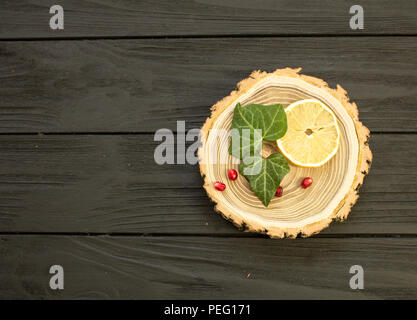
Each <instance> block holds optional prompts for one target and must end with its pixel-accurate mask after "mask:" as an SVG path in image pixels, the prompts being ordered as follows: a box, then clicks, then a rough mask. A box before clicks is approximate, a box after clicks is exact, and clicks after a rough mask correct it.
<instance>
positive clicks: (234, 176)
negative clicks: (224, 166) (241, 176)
mask: <svg viewBox="0 0 417 320" xmlns="http://www.w3.org/2000/svg"><path fill="white" fill-rule="evenodd" d="M227 176H228V177H229V179H230V180H236V179H237V171H236V170H235V169H230V170H229V171H228V172H227Z"/></svg>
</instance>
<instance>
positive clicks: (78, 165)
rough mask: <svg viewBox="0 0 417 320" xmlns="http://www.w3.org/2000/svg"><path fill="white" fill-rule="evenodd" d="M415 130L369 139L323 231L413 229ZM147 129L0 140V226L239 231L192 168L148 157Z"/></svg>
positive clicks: (416, 207)
mask: <svg viewBox="0 0 417 320" xmlns="http://www.w3.org/2000/svg"><path fill="white" fill-rule="evenodd" d="M416 140H417V135H415V134H404V135H392V134H381V135H374V136H372V138H371V147H372V151H373V153H374V163H373V165H372V168H371V172H370V175H369V176H368V177H367V179H366V181H365V185H364V186H363V187H362V189H361V198H360V200H359V202H358V203H357V205H356V206H355V207H354V208H353V210H352V213H351V215H350V216H349V219H348V220H347V221H346V222H344V223H333V224H332V226H331V227H330V228H329V229H327V230H325V231H324V232H323V233H327V234H358V233H372V234H386V233H391V234H392V233H403V234H416V230H417V191H416V188H415V181H417V173H416V172H417V162H416V161H415V159H416V158H417V151H416V148H415V145H416ZM157 143H158V142H153V136H152V135H139V136H138V135H123V136H120V135H104V136H103V135H99V136H97V135H86V136H85V135H76V136H73V135H64V136H62V135H60V136H54V135H46V136H45V135H44V136H36V135H35V136H24V135H23V136H20V135H19V136H4V135H3V136H0V232H85V233H88V232H100V233H117V232H122V233H128V232H129V233H130V232H131V233H175V234H178V233H181V234H196V233H199V234H214V233H216V234H236V235H237V234H239V235H242V232H241V231H238V230H237V229H236V228H235V227H233V226H232V225H231V223H229V222H228V221H226V220H224V219H223V218H221V217H220V215H218V214H217V213H215V212H214V210H213V205H212V204H211V203H210V202H209V200H208V198H207V196H206V194H205V191H204V190H203V189H202V187H201V185H202V180H201V178H200V175H199V170H198V167H197V166H191V165H162V166H159V165H157V164H156V163H155V162H154V158H153V153H154V148H155V147H156V145H157Z"/></svg>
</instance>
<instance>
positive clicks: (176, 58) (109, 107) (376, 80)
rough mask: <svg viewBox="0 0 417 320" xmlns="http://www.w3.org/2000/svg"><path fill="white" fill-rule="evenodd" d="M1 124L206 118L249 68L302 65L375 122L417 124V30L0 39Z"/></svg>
mask: <svg viewBox="0 0 417 320" xmlns="http://www.w3.org/2000/svg"><path fill="white" fill-rule="evenodd" d="M0 60H1V61H2V64H1V66H0V71H1V86H0V132H3V133H4V132H8V133H11V132H109V131H112V132H132V131H133V132H153V131H155V130H157V129H159V128H164V127H167V128H171V129H175V128H176V121H177V120H185V121H186V124H187V128H199V127H201V125H202V124H203V122H204V121H205V118H206V117H207V116H209V114H210V110H209V107H210V106H211V105H213V103H215V102H216V101H218V99H220V98H221V97H224V96H227V95H228V94H229V93H230V91H232V90H233V89H234V86H235V85H236V83H237V82H238V81H239V80H241V79H243V78H246V77H247V76H248V75H249V74H250V72H251V71H252V70H256V69H263V70H267V71H268V70H269V71H272V70H275V69H276V68H282V67H299V66H302V67H303V71H302V72H303V73H304V74H309V75H312V76H315V77H318V78H321V79H324V80H325V81H327V82H328V83H329V85H330V86H331V87H333V88H334V87H335V86H336V85H337V83H340V85H342V87H343V88H344V89H346V90H347V91H348V92H349V94H350V98H351V100H352V101H354V102H356V103H357V105H358V108H359V111H360V115H361V120H362V121H363V122H364V124H365V125H366V126H367V127H368V128H370V130H371V131H384V132H396V131H405V132H416V131H417V108H416V107H415V105H416V104H417V93H416V90H415V88H416V86H417V63H416V62H417V42H416V41H415V38H413V37H360V38H357V37H342V38H339V37H338V38H315V37H308V38H303V37H301V38H299V37H295V38H238V39H232V38H227V39H166V40H161V39H158V40H107V41H104V40H100V41H43V42H42V41H41V42H24V41H23V42H20V41H19V42H2V43H0Z"/></svg>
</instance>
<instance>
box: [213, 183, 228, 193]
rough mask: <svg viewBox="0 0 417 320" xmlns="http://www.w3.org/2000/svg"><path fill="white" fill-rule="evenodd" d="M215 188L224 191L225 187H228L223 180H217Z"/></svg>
mask: <svg viewBox="0 0 417 320" xmlns="http://www.w3.org/2000/svg"><path fill="white" fill-rule="evenodd" d="M214 188H215V189H216V190H219V191H224V189H226V185H225V184H224V183H223V182H219V181H216V182H215V183H214Z"/></svg>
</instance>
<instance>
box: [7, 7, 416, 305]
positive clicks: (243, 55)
mask: <svg viewBox="0 0 417 320" xmlns="http://www.w3.org/2000/svg"><path fill="white" fill-rule="evenodd" d="M53 4H60V5H62V6H63V8H64V10H65V29H64V30H56V31H53V30H51V29H50V28H49V19H50V17H51V15H50V14H49V7H50V6H51V5H53ZM353 4H356V2H352V1H339V0H337V1H334V0H332V1H330V0H329V1H318V0H310V1H299V0H297V1H294V0H292V1H289V0H287V1H286V0H262V1H253V0H198V1H197V0H196V1H190V0H184V1H176V0H163V1H133V0H95V1H81V0H60V1H52V2H51V1H46V0H37V1H35V0H17V1H11V0H10V1H1V2H0V298H3V299H5V298H42V299H44V298H46V299H64V298H65V299H73V298H128V299H136V298H137V299H152V298H160V299H174V298H175V299H177V298H179V299H181V298H249V299H252V298H254V299H256V298H267V299H279V298H313V299H321V298H330V299H334V298H348V299H362V298H395V299H398V298H403V299H404V298H405V299H407V298H417V251H416V249H417V190H416V181H417V171H416V170H417V160H416V159H417V151H416V142H417V139H416V138H417V89H416V88H417V41H416V40H417V37H416V36H417V2H416V1H414V0H409V1H408V0H398V1H391V0H390V1H387V0H375V1H361V2H360V3H359V4H361V5H362V6H363V8H364V11H365V28H364V30H351V29H350V28H349V19H350V15H349V8H350V6H351V5H353ZM300 66H301V67H303V72H304V73H305V74H308V75H313V76H316V77H320V78H323V79H324V80H326V81H328V82H329V84H330V85H331V86H333V87H334V86H336V84H338V83H340V84H341V85H342V86H343V87H344V88H345V89H346V90H347V91H348V92H349V95H350V97H351V99H352V100H353V101H355V102H356V103H357V104H358V106H359V111H360V119H361V120H362V121H363V122H364V123H365V125H366V126H368V127H369V128H370V130H371V132H372V136H371V141H370V144H371V148H372V151H373V154H374V162H373V165H372V168H371V171H370V175H369V176H368V177H367V179H366V182H365V185H364V186H363V187H362V189H361V194H360V196H361V197H360V200H359V201H358V203H357V204H356V206H355V207H354V208H353V210H352V212H351V214H350V216H349V218H348V220H347V221H346V222H344V223H333V224H332V225H331V227H330V228H328V229H326V230H324V231H323V232H322V233H320V234H319V235H317V236H314V237H312V238H308V239H295V240H271V239H267V238H265V237H263V236H260V235H256V234H250V233H244V232H242V231H239V230H237V229H236V228H235V227H233V226H232V225H231V224H230V223H229V222H227V221H226V220H224V219H223V218H221V217H220V216H219V215H218V214H217V213H215V212H214V210H213V205H212V204H211V203H210V202H209V200H208V198H207V196H206V194H205V192H204V191H203V190H202V187H201V185H202V181H201V178H200V175H199V170H198V167H197V166H191V165H165V166H158V165H156V164H155V162H154V160H153V152H154V148H155V146H156V145H157V142H154V141H153V134H154V132H155V131H156V130H157V129H160V128H170V129H173V130H175V129H176V121H177V120H185V121H186V124H187V128H198V127H199V126H201V124H202V123H203V122H204V121H205V118H206V117H207V116H208V115H209V114H210V111H209V107H210V106H211V105H212V104H214V103H215V102H216V101H217V100H219V99H220V98H222V97H224V96H226V95H228V94H229V92H230V91H231V90H233V89H234V86H235V84H236V83H237V82H238V81H239V80H241V79H243V78H246V77H247V76H248V75H249V74H250V72H251V71H252V70H255V69H262V70H266V71H273V70H275V69H277V68H283V67H300ZM54 264H59V265H62V266H63V268H64V271H65V289H64V290H62V291H53V290H51V289H50V288H49V278H50V275H49V267H50V266H51V265H54ZM355 264H359V265H362V266H363V268H364V270H365V289H364V290H351V289H350V287H349V279H350V277H351V275H350V274H349V268H350V266H352V265H355Z"/></svg>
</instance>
